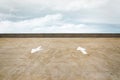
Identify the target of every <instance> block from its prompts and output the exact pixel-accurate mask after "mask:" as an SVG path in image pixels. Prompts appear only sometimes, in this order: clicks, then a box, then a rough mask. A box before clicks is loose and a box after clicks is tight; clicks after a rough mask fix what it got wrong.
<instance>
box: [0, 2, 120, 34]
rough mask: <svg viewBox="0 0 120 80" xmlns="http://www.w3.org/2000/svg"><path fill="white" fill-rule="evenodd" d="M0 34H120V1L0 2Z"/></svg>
mask: <svg viewBox="0 0 120 80" xmlns="http://www.w3.org/2000/svg"><path fill="white" fill-rule="evenodd" d="M0 33H120V0H0Z"/></svg>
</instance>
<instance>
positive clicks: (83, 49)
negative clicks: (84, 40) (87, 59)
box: [77, 47, 88, 54]
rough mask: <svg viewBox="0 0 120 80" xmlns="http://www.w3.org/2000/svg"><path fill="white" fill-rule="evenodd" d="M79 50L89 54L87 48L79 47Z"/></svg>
mask: <svg viewBox="0 0 120 80" xmlns="http://www.w3.org/2000/svg"><path fill="white" fill-rule="evenodd" d="M77 50H78V51H81V52H82V53H83V54H88V53H87V52H86V49H85V48H82V47H78V48H77Z"/></svg>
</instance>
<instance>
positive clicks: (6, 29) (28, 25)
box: [0, 14, 97, 33]
mask: <svg viewBox="0 0 120 80" xmlns="http://www.w3.org/2000/svg"><path fill="white" fill-rule="evenodd" d="M96 31H97V30H96ZM82 32H92V31H90V30H89V26H88V25H85V24H74V23H68V22H64V20H63V15H62V14H54V15H46V16H45V17H41V18H36V19H31V20H24V21H19V22H11V21H2V22H0V33H82Z"/></svg>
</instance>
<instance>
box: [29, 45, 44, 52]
mask: <svg viewBox="0 0 120 80" xmlns="http://www.w3.org/2000/svg"><path fill="white" fill-rule="evenodd" d="M40 50H43V49H42V48H41V46H39V47H37V48H33V49H32V50H31V53H36V52H38V51H40Z"/></svg>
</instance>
